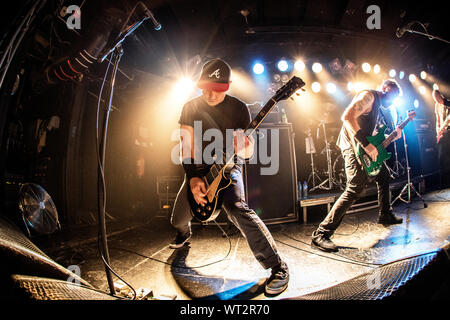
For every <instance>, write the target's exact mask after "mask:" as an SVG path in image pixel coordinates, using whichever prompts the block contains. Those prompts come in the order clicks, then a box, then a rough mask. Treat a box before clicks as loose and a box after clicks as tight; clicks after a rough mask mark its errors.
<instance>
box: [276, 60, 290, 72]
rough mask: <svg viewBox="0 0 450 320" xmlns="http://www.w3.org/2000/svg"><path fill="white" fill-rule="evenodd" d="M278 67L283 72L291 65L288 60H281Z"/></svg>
mask: <svg viewBox="0 0 450 320" xmlns="http://www.w3.org/2000/svg"><path fill="white" fill-rule="evenodd" d="M277 67H278V70H280V71H281V72H285V71H286V70H287V69H288V68H289V65H288V63H287V61H286V60H280V61H278V64H277Z"/></svg>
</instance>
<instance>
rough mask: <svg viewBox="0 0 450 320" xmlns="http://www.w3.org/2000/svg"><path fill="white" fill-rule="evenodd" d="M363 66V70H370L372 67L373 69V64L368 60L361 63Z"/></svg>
mask: <svg viewBox="0 0 450 320" xmlns="http://www.w3.org/2000/svg"><path fill="white" fill-rule="evenodd" d="M361 68H362V70H363V71H364V72H369V71H370V69H371V66H370V64H369V63H368V62H364V63H363V64H362V65H361Z"/></svg>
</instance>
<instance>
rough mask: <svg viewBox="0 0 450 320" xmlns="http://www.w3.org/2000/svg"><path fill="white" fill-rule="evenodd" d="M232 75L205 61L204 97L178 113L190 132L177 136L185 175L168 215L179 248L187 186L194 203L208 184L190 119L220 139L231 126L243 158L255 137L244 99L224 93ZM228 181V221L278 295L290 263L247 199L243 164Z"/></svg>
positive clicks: (186, 233) (186, 227)
mask: <svg viewBox="0 0 450 320" xmlns="http://www.w3.org/2000/svg"><path fill="white" fill-rule="evenodd" d="M230 76H231V68H230V66H229V65H228V64H227V63H226V62H224V61H222V60H221V59H213V60H210V61H208V62H207V63H206V64H205V65H204V66H203V69H202V73H201V76H200V80H199V81H198V83H197V86H198V87H199V88H200V89H202V95H201V96H199V97H197V98H194V99H192V100H191V101H188V102H187V103H186V104H185V105H184V106H183V110H182V112H181V117H180V120H179V123H180V127H181V130H182V131H184V132H185V133H188V134H186V135H183V134H181V141H180V143H181V153H182V164H183V168H184V171H185V173H186V175H185V179H184V182H183V185H182V186H181V188H180V190H179V191H178V194H177V197H176V200H175V204H174V208H173V211H172V215H171V217H170V223H171V224H172V226H173V227H174V228H175V229H176V230H177V235H176V237H175V239H174V240H173V242H172V243H170V245H169V246H170V247H171V248H173V249H177V248H181V247H182V246H183V245H184V244H185V243H186V242H187V241H188V240H189V238H190V237H191V220H192V215H191V213H190V210H191V209H190V205H189V202H188V196H187V188H190V189H191V191H192V194H193V197H194V199H195V201H196V202H197V204H200V205H202V204H205V203H206V200H205V196H206V186H205V182H204V180H203V179H202V177H203V176H204V175H205V173H206V172H208V170H209V167H210V166H208V165H207V164H206V163H205V162H206V161H205V159H202V160H203V161H201V162H202V163H201V164H200V163H199V164H197V163H195V161H194V159H196V160H198V158H202V156H204V155H203V149H204V148H205V143H204V142H203V144H202V148H201V149H202V150H198V148H197V149H195V150H194V148H195V147H196V145H195V143H194V139H196V138H197V139H198V137H195V136H194V135H195V132H194V127H195V125H196V124H195V123H194V122H197V121H199V122H200V123H201V125H202V127H201V128H202V132H201V134H202V135H203V133H204V132H205V131H206V130H208V129H218V130H220V131H221V132H222V137H224V138H223V141H225V137H226V133H225V131H226V130H227V129H228V130H229V129H232V130H235V131H234V134H235V138H234V149H235V153H236V154H237V156H239V157H241V158H243V159H247V158H250V157H251V156H252V154H253V147H254V142H253V139H252V138H251V137H250V138H247V137H246V136H245V134H244V133H243V130H241V129H245V128H246V127H247V126H248V125H249V124H250V121H251V119H250V114H249V111H248V108H247V106H246V105H245V104H244V103H243V102H242V101H240V100H238V99H237V98H235V97H233V96H230V95H227V94H226V92H227V91H228V89H229V86H230V82H231V81H230ZM197 124H198V122H197ZM197 141H198V140H197ZM200 141H201V140H200ZM238 141H240V142H241V143H238ZM242 142H244V143H242ZM197 155H200V156H197ZM207 156H209V155H207ZM197 162H199V161H197ZM231 180H232V183H231V185H230V186H228V187H227V188H226V189H225V190H224V191H223V192H224V194H223V205H222V208H223V209H224V211H225V212H226V214H227V216H228V219H229V220H230V221H231V222H232V223H233V224H234V225H235V226H236V227H237V228H238V229H239V230H240V231H241V233H242V234H243V235H244V237H245V238H246V239H247V242H248V244H249V247H250V249H251V251H252V252H253V254H254V256H255V258H256V259H257V260H258V262H259V263H260V264H261V266H262V267H263V268H264V269H269V268H271V269H272V274H271V276H270V277H269V279H268V280H267V282H266V286H265V291H266V293H267V294H270V295H275V294H279V293H281V292H283V291H284V290H285V289H286V288H287V286H288V282H289V271H288V267H287V265H286V263H285V262H284V261H283V260H282V259H281V257H280V256H279V254H278V251H277V248H276V245H275V241H274V240H273V238H272V235H271V234H270V232H269V230H268V229H267V227H266V226H265V224H264V223H263V222H262V220H261V219H260V218H259V217H258V215H256V213H255V212H254V211H253V210H252V209H250V208H249V207H248V205H247V203H246V201H245V193H244V192H245V189H244V184H243V180H242V167H241V165H240V164H239V162H237V163H236V164H235V165H234V167H233V169H232V170H231Z"/></svg>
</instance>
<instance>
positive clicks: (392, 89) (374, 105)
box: [312, 80, 402, 251]
mask: <svg viewBox="0 0 450 320" xmlns="http://www.w3.org/2000/svg"><path fill="white" fill-rule="evenodd" d="M400 90H401V89H400V86H399V85H398V83H397V82H396V81H395V80H385V81H383V84H382V86H381V91H376V90H363V91H361V92H359V93H358V94H356V96H355V97H354V98H353V100H352V102H351V103H350V105H349V106H348V107H347V108H346V109H345V111H344V113H343V115H342V117H341V120H342V122H343V125H342V128H341V131H340V134H339V137H338V140H337V145H338V146H339V148H340V149H341V152H342V155H343V158H344V161H345V174H346V177H347V184H346V188H345V190H344V192H343V193H342V194H341V196H340V197H339V198H338V199H337V201H336V202H335V203H334V205H333V207H332V209H331V210H330V212H329V213H328V215H327V216H326V218H325V219H324V220H323V221H322V223H321V224H320V225H319V227H318V228H317V230H315V231H314V232H313V234H312V245H313V246H315V247H317V248H319V249H321V250H323V251H338V247H337V246H336V245H335V244H334V243H333V242H332V241H331V240H330V237H331V236H332V235H333V233H334V232H335V231H336V229H337V228H338V227H339V225H340V223H341V221H342V218H343V217H344V214H345V213H346V211H347V210H348V209H349V208H350V206H351V205H352V204H353V203H354V201H355V200H356V199H357V197H358V196H359V194H360V193H361V192H362V191H363V190H364V187H365V185H366V183H367V181H368V179H369V176H368V175H367V173H366V171H365V170H364V169H363V167H362V165H361V163H360V160H359V158H358V157H357V156H356V150H357V149H356V145H357V144H360V145H362V146H363V149H364V151H365V152H366V154H368V155H369V156H370V158H371V159H372V160H373V161H375V160H376V159H377V156H378V149H377V148H376V147H375V146H374V145H372V144H371V143H369V141H368V139H367V137H368V136H372V135H373V133H374V131H375V129H376V125H377V123H378V118H379V115H380V108H381V106H383V107H389V106H391V105H392V104H393V102H394V99H395V98H396V97H397V96H398V95H399V94H400ZM395 130H396V131H397V136H396V138H397V139H398V138H400V136H401V130H400V129H399V128H398V127H397V128H396V129H395ZM389 179H390V176H389V173H388V170H387V169H386V167H385V166H382V168H381V171H380V173H379V174H378V175H377V176H376V177H375V181H376V183H377V188H378V205H379V218H378V223H382V224H395V223H402V219H401V218H398V217H396V216H395V215H394V214H393V213H392V210H391V207H390V199H389Z"/></svg>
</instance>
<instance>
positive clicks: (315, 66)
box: [312, 62, 322, 73]
mask: <svg viewBox="0 0 450 320" xmlns="http://www.w3.org/2000/svg"><path fill="white" fill-rule="evenodd" d="M312 71H314V72H315V73H319V72H321V71H322V65H321V64H320V63H318V62H315V63H314V64H313V65H312Z"/></svg>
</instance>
